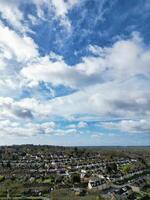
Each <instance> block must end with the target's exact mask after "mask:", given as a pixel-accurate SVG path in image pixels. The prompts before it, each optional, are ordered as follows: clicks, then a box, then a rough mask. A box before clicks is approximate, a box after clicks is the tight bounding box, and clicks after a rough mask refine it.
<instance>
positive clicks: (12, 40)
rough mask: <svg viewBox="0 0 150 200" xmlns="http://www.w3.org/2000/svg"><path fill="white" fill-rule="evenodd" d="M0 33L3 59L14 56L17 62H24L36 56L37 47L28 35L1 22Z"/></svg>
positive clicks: (0, 48) (0, 47)
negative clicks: (19, 32) (17, 31)
mask: <svg viewBox="0 0 150 200" xmlns="http://www.w3.org/2000/svg"><path fill="white" fill-rule="evenodd" d="M0 35H1V37H0V50H1V54H3V57H4V58H5V59H14V58H16V60H17V61H18V62H26V61H29V60H30V59H32V58H34V57H36V56H38V47H37V45H36V44H35V43H34V41H33V40H32V39H31V38H30V37H28V36H26V35H23V36H21V35H19V34H17V33H16V32H15V31H13V30H11V29H10V28H8V27H7V26H4V25H3V24H2V23H0Z"/></svg>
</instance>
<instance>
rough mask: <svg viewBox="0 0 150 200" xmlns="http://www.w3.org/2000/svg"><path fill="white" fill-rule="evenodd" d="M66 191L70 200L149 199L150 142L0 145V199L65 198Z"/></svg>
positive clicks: (59, 199)
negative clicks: (128, 145) (133, 144)
mask: <svg viewBox="0 0 150 200" xmlns="http://www.w3.org/2000/svg"><path fill="white" fill-rule="evenodd" d="M65 191H67V196H68V195H69V194H70V195H73V196H72V197H70V200H71V198H72V199H80V198H83V199H91V200H92V199H95V200H96V199H120V200H122V199H139V198H140V196H141V199H142V195H145V196H146V198H147V199H149V197H150V196H149V195H150V193H149V192H150V151H149V147H147V148H146V147H143V148H142V147H141V148H138V147H133V148H123V147H122V148H117V147H116V148H113V147H112V148H111V147H108V148H106V147H105V148H103V147H97V148H95V147H93V148H92V147H91V148H88V147H78V148H77V147H57V146H48V145H45V146H44V145H43V146H42V145H35V146H34V145H20V146H19V145H14V146H1V147H0V199H13V198H18V199H28V198H29V199H38V198H41V199H58V200H61V199H65V198H66V199H68V198H69V197H67V196H66V197H65V195H64V197H63V195H62V196H61V198H60V197H59V195H60V194H63V193H64V192H65ZM57 194H58V195H57ZM146 198H145V199H146Z"/></svg>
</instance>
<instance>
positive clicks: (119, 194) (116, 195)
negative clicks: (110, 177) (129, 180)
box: [112, 186, 132, 200]
mask: <svg viewBox="0 0 150 200" xmlns="http://www.w3.org/2000/svg"><path fill="white" fill-rule="evenodd" d="M131 194H132V189H131V187H130V186H125V187H122V188H119V189H117V190H115V191H113V193H112V200H113V199H114V200H115V199H117V200H126V199H127V198H128V196H130V195H131Z"/></svg>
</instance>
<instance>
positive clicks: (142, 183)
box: [131, 179, 146, 192]
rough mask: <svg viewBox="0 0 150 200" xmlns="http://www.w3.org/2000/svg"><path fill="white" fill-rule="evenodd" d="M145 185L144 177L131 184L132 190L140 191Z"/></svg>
mask: <svg viewBox="0 0 150 200" xmlns="http://www.w3.org/2000/svg"><path fill="white" fill-rule="evenodd" d="M145 185H146V181H145V179H139V180H137V181H135V182H134V184H133V185H132V186H131V188H132V190H133V192H140V191H141V189H142V188H143V187H144V186H145Z"/></svg>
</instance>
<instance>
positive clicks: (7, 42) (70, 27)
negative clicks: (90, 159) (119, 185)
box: [0, 0, 150, 145]
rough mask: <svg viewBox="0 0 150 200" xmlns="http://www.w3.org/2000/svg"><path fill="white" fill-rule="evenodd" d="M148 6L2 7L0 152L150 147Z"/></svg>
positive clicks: (39, 0) (49, 1)
mask: <svg viewBox="0 0 150 200" xmlns="http://www.w3.org/2000/svg"><path fill="white" fill-rule="evenodd" d="M149 21H150V2H149V0H132V1H126V0H113V1H109V0H82V1H81V0H31V1H28V0H22V1H21V0H0V130H1V131H0V145H5V144H23V143H34V144H55V145H149V144H150V122H149V121H150V90H149V86H150V23H149Z"/></svg>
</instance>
